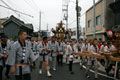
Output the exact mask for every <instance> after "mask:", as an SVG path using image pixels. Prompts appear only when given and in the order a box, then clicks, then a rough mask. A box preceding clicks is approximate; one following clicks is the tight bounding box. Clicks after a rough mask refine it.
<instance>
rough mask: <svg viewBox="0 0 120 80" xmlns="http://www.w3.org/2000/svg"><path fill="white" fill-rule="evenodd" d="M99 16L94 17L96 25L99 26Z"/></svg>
mask: <svg viewBox="0 0 120 80" xmlns="http://www.w3.org/2000/svg"><path fill="white" fill-rule="evenodd" d="M100 18H101V16H97V17H96V25H99V24H101V19H100Z"/></svg>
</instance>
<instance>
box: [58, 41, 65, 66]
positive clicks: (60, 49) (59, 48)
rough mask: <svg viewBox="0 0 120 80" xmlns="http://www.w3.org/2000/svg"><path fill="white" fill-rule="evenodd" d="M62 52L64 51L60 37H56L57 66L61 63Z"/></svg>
mask: <svg viewBox="0 0 120 80" xmlns="http://www.w3.org/2000/svg"><path fill="white" fill-rule="evenodd" d="M63 53H64V43H63V42H62V40H61V39H58V55H57V62H58V66H60V65H61V66H62V65H63Z"/></svg>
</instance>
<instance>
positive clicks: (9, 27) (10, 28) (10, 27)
mask: <svg viewBox="0 0 120 80" xmlns="http://www.w3.org/2000/svg"><path fill="white" fill-rule="evenodd" d="M19 30H20V28H19V26H18V25H17V24H15V23H13V22H9V23H8V24H6V25H5V28H4V34H5V35H6V36H7V37H8V38H10V37H14V36H17V35H18V32H19Z"/></svg>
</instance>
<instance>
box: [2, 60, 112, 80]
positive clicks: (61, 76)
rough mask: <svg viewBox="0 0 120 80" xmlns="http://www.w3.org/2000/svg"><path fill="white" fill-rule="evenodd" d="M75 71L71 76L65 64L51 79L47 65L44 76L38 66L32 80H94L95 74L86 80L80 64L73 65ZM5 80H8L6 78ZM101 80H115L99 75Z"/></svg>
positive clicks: (12, 79) (53, 72) (11, 79)
mask: <svg viewBox="0 0 120 80" xmlns="http://www.w3.org/2000/svg"><path fill="white" fill-rule="evenodd" d="M37 63H38V62H37ZM73 71H74V73H75V74H73V75H72V74H70V73H69V71H68V65H67V64H64V65H63V66H62V67H61V66H60V67H57V70H56V71H52V70H51V73H52V75H53V76H52V77H51V78H49V77H47V76H46V75H47V74H46V70H45V65H43V74H42V75H39V74H38V72H39V68H38V65H37V68H36V69H35V70H33V72H32V74H31V75H32V80H94V74H93V73H90V76H91V78H90V79H86V78H85V69H82V70H81V69H80V68H79V64H77V63H75V64H74V65H73ZM3 80H7V79H6V78H5V77H4V79H3ZM9 80H15V79H14V77H13V75H11V78H10V79H9ZM99 80H113V79H110V78H106V77H103V76H100V75H99Z"/></svg>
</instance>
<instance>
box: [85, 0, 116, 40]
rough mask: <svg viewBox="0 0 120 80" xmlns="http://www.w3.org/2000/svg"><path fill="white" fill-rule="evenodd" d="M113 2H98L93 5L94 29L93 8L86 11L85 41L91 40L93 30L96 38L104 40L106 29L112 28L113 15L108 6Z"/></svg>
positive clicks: (108, 0) (100, 0)
mask: <svg viewBox="0 0 120 80" xmlns="http://www.w3.org/2000/svg"><path fill="white" fill-rule="evenodd" d="M113 2H114V0H99V1H98V2H97V3H96V4H95V8H96V10H95V12H96V13H95V15H96V28H94V8H93V6H92V7H91V8H89V9H88V10H87V11H86V28H85V35H86V37H87V39H93V34H94V29H96V32H95V34H96V38H97V39H100V38H101V39H102V40H105V39H106V36H105V33H106V29H107V28H108V27H110V26H114V24H115V23H114V17H115V16H114V13H113V11H112V10H111V9H110V7H109V5H110V4H111V3H113Z"/></svg>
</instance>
